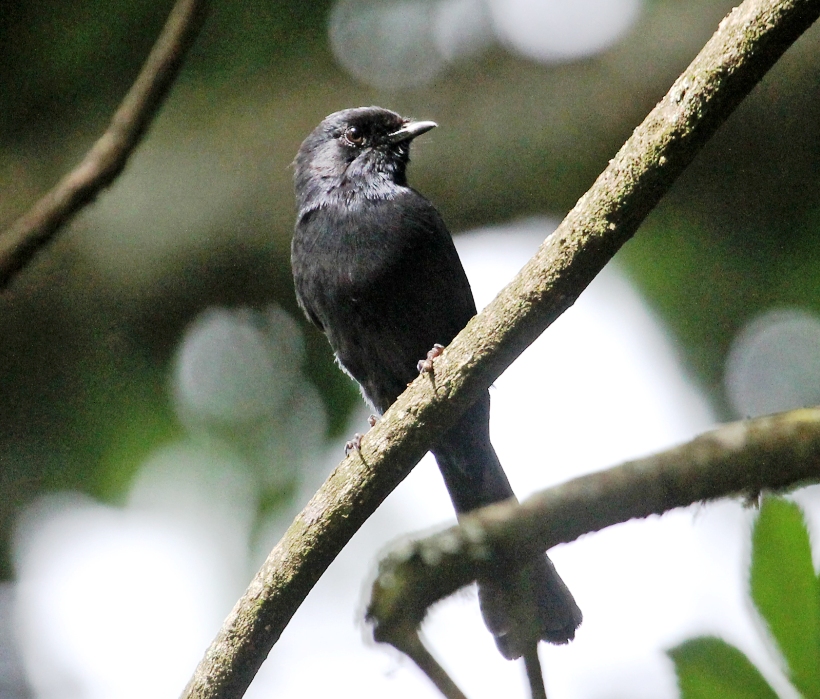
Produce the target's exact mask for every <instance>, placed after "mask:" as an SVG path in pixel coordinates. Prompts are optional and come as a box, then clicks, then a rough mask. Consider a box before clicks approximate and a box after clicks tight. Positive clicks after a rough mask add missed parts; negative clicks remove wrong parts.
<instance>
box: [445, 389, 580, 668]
mask: <svg viewBox="0 0 820 699" xmlns="http://www.w3.org/2000/svg"><path fill="white" fill-rule="evenodd" d="M489 408H490V401H489V395H488V396H487V397H486V399H482V400H480V401H479V402H478V403H476V404H475V405H474V406H473V407H472V408H470V409H469V410H468V411H467V412H466V413H465V415H464V417H462V419H461V420H460V421H459V423H458V424H457V425H456V426H455V427H453V428H452V429H451V430H449V431H448V432H447V433H446V434H445V436H444V438H443V439H442V440H441V441H440V442H439V443H438V444H437V445H436V447H435V448H434V449H433V454H434V455H435V457H436V461H437V462H438V465H439V469H440V470H441V474H442V476H443V477H444V482H445V484H446V486H447V490H448V491H449V493H450V499H451V500H452V501H453V506H454V507H455V510H456V513H457V514H463V513H466V512H469V511H471V510H474V509H477V508H479V507H484V506H485V505H490V504H492V503H495V502H500V501H502V500H509V499H510V498H515V495H514V493H513V490H512V488H511V487H510V483H509V481H508V480H507V476H506V474H505V473H504V470H503V469H502V468H501V463H500V462H499V460H498V457H497V456H496V453H495V449H493V446H492V444H491V443H490V434H489ZM478 597H479V603H480V605H481V613H482V615H483V616H484V623H485V624H486V625H487V628H488V629H489V630H490V632H491V633H492V634H493V636H495V640H496V645H497V646H498V649H499V650H500V651H501V654H502V655H503V656H504V657H505V658H509V659H513V658H518V657H520V656H521V655H523V653H524V652H525V650H527V646H528V645H529V644H530V643H531V640H530V639H532V638H533V637H537V638H540V639H542V640H544V641H548V642H550V643H567V642H568V641H571V640H572V639H573V638H574V637H575V629H577V628H578V626H579V625H580V623H581V619H582V615H581V610H580V609H579V608H578V605H577V604H576V603H575V600H574V599H573V597H572V593H571V592H570V591H569V589H568V588H567V586H566V585H565V584H564V581H563V580H561V578H560V576H559V575H558V573H557V572H556V570H555V566H553V564H552V561H550V559H549V558H548V557H547V556H546V555H544V556H539V557H537V558H536V559H534V560H533V561H532V562H531V563H529V564H528V565H526V566H523V567H520V568H516V569H515V570H510V571H502V572H501V573H500V574H499V575H498V576H496V577H494V578H493V579H492V580H480V581H479V584H478ZM533 608H536V609H537V610H538V614H537V615H535V616H533V614H532V612H531V610H532V609H533Z"/></svg>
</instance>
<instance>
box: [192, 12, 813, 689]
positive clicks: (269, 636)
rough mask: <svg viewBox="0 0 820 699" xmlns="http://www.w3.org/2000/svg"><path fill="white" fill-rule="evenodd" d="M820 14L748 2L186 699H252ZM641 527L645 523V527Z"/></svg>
mask: <svg viewBox="0 0 820 699" xmlns="http://www.w3.org/2000/svg"><path fill="white" fill-rule="evenodd" d="M818 14H820V0H746V1H745V2H744V3H743V4H742V5H740V6H739V7H737V8H735V9H734V10H733V11H732V12H731V13H730V14H729V15H728V16H727V17H726V18H725V19H724V20H723V21H722V22H721V24H720V27H719V28H718V30H717V32H716V33H715V34H714V36H713V37H712V38H711V39H710V40H709V42H708V43H707V44H706V46H705V47H704V48H703V50H702V51H701V52H700V53H699V54H698V56H697V57H696V58H695V60H694V61H693V62H692V64H691V65H690V66H689V67H688V68H687V69H686V70H685V71H684V72H683V74H682V75H681V76H680V77H679V78H678V79H677V80H676V81H675V84H674V85H673V86H672V88H671V89H670V90H669V92H668V93H667V94H666V96H665V97H664V98H663V99H662V100H661V101H660V102H659V103H658V105H657V106H656V107H655V108H654V109H653V110H652V112H651V113H650V114H649V116H648V117H647V118H646V119H645V120H644V122H643V123H642V124H641V125H640V126H639V127H638V128H637V129H636V130H635V132H634V133H633V134H632V136H631V138H630V139H629V140H628V141H627V142H626V144H624V146H623V147H622V148H621V150H620V151H619V152H618V154H617V155H616V156H615V157H614V158H613V160H612V161H611V162H610V164H609V166H608V167H607V168H606V170H605V171H604V172H603V173H602V174H601V175H600V177H599V178H598V179H597V180H596V182H595V184H594V185H593V186H592V188H591V189H590V190H589V191H588V192H587V193H586V194H585V195H584V196H583V197H581V199H580V200H579V201H578V203H577V204H576V206H575V207H574V208H573V209H572V211H571V212H570V213H569V215H568V216H567V217H566V219H564V221H563V222H562V223H561V225H560V226H559V227H558V229H557V230H556V231H555V233H553V234H552V235H551V236H550V237H549V238H547V240H546V241H544V243H543V245H542V246H541V248H540V249H539V251H538V253H537V254H536V255H535V257H534V258H533V259H532V260H530V262H528V263H527V265H526V266H525V267H524V268H523V269H522V270H521V272H520V273H519V274H518V276H517V277H516V278H515V279H514V280H513V281H512V282H511V283H510V285H509V286H507V287H506V288H505V289H504V290H503V291H502V292H501V293H500V294H499V295H498V297H496V299H495V300H494V301H493V302H492V303H491V304H490V305H489V306H488V307H487V308H486V309H484V311H482V312H481V313H480V314H479V315H478V316H476V317H475V318H473V319H472V320H471V321H470V323H469V324H468V325H467V327H466V328H465V329H464V330H463V331H462V332H461V333H460V334H459V335H458V336H457V337H456V338H455V340H453V342H452V344H451V345H450V346H449V347H448V348H447V349H446V350H445V352H444V354H443V355H442V356H441V357H439V358H438V359H436V361H435V365H434V371H433V372H431V373H429V374H426V375H424V376H421V377H419V378H418V379H417V380H416V381H414V382H413V384H412V385H411V386H410V387H409V388H408V390H407V391H405V392H404V394H402V396H401V397H400V398H399V400H398V401H397V402H396V403H395V404H394V405H393V407H392V408H391V409H390V410H389V411H388V412H387V413H386V414H385V415H384V418H383V419H382V420H381V422H380V423H379V424H378V425H377V426H376V427H375V428H374V429H373V430H371V431H370V432H369V433H368V434H367V435H365V437H364V439H363V440H362V444H361V451H360V452H353V453H352V454H351V455H350V456H349V457H347V458H346V459H345V460H344V461H342V463H341V464H340V465H339V466H338V467H337V468H336V470H335V471H334V472H333V473H332V474H331V475H330V477H329V478H328V480H327V481H326V482H325V484H324V485H323V486H322V487H321V488H320V489H319V491H318V492H317V493H316V494H315V495H314V497H313V498H312V499H311V501H310V502H309V503H308V504H307V506H306V507H305V509H304V510H303V511H302V512H301V513H300V514H299V515H298V516H297V517H296V519H295V520H294V522H293V524H292V525H291V527H290V528H289V529H288V531H287V532H286V533H285V535H284V537H283V538H282V540H281V541H280V542H279V543H278V544H277V545H276V547H275V548H274V549H273V551H272V552H271V553H270V555H269V556H268V559H267V560H266V561H265V563H264V564H263V566H262V568H261V569H260V571H259V572H258V573H257V575H256V577H255V578H254V579H253V581H252V582H251V584H250V587H249V588H248V590H247V592H246V593H245V595H244V596H243V597H242V598H241V599H240V600H239V601H238V602H237V603H236V605H235V606H234V608H233V610H232V611H231V613H230V615H229V616H228V618H227V619H226V621H225V623H224V625H223V627H222V629H221V631H220V632H219V634H218V635H217V637H216V639H215V640H214V642H213V643H212V645H211V647H210V648H209V649H208V650H207V652H206V654H205V657H204V658H203V660H202V661H201V663H200V665H199V667H198V668H197V670H196V672H195V674H194V676H193V677H192V678H191V680H190V682H189V684H188V686H187V687H186V689H185V691H184V693H183V696H184V697H186V699H194V698H196V699H236V698H237V697H240V696H242V695H243V694H244V692H245V690H246V689H247V687H248V685H249V684H250V682H251V680H252V679H253V677H254V676H255V675H256V672H257V670H258V669H259V667H260V666H261V664H262V662H263V661H264V659H265V658H266V657H267V654H268V652H269V651H270V649H271V647H272V646H273V644H274V643H275V642H276V641H277V639H278V638H279V636H280V634H281V633H282V631H283V630H284V628H285V627H286V626H287V624H288V622H289V621H290V619H291V617H292V616H293V614H294V613H295V612H296V610H297V609H298V607H299V605H300V604H301V603H302V601H303V600H304V599H305V597H306V596H307V594H308V592H309V591H310V590H311V588H312V587H313V586H314V584H315V583H316V581H317V580H318V579H319V577H320V576H321V575H322V574H323V573H324V571H325V569H326V568H327V567H328V566H329V565H330V563H331V562H332V561H333V559H334V558H335V557H336V555H337V554H338V553H339V551H341V549H342V547H343V546H344V545H345V544H346V543H347V542H348V541H349V540H350V538H351V537H352V536H353V535H354V534H355V533H356V531H357V530H358V529H359V527H360V526H361V525H362V523H363V522H364V521H365V520H366V519H367V518H368V517H369V516H370V515H371V514H372V513H373V511H374V510H375V509H376V508H377V507H378V506H379V504H381V502H382V501H383V500H384V498H385V497H387V495H388V494H389V493H390V492H391V491H392V490H393V489H394V488H395V487H396V486H397V485H398V484H399V483H400V482H401V481H402V479H404V478H405V476H406V475H407V474H408V473H409V472H410V470H411V469H412V468H413V466H415V464H416V463H417V462H418V461H419V459H420V458H421V457H422V456H423V455H424V453H425V452H426V451H427V449H428V448H429V446H430V445H431V444H432V443H434V442H435V440H436V438H437V437H438V436H439V435H441V434H442V433H443V432H444V430H446V429H447V428H448V427H450V426H451V425H453V424H455V422H456V420H457V418H458V416H459V415H460V414H461V413H462V412H463V411H464V410H465V409H466V407H467V406H469V405H470V404H471V403H472V402H473V401H475V400H476V398H477V397H478V396H479V395H480V393H481V392H482V391H484V390H486V388H487V387H488V386H489V385H490V384H491V383H493V381H495V379H497V378H498V376H499V375H500V374H501V373H502V372H503V371H504V369H505V368H506V367H507V366H509V365H510V364H511V363H512V362H513V360H514V359H515V358H516V357H517V356H518V355H519V354H520V353H521V352H522V351H523V350H524V349H525V348H526V347H527V346H528V345H529V344H530V343H532V342H533V340H535V339H536V338H537V337H538V336H539V335H540V334H541V333H542V332H543V331H544V330H545V329H546V328H547V327H548V326H549V325H550V324H551V323H552V322H553V321H554V320H555V319H556V318H557V317H558V316H559V315H560V314H561V313H563V312H564V311H565V310H566V309H567V308H568V307H569V306H571V305H572V303H574V301H575V299H577V298H578V296H579V295H580V293H581V292H582V291H583V290H584V289H585V288H586V286H587V285H588V284H589V282H590V281H591V280H592V279H593V278H594V277H595V275H596V274H598V272H599V271H600V270H601V269H602V268H603V267H604V265H605V264H606V263H607V262H608V261H609V260H610V259H611V258H612V256H613V255H614V254H615V253H616V252H617V250H618V249H619V248H620V247H621V246H622V245H623V244H624V243H625V242H626V241H627V240H628V239H629V238H630V237H631V236H632V235H633V234H634V233H635V231H636V230H637V228H638V226H639V225H640V223H641V222H642V221H643V219H644V218H645V217H646V215H647V214H648V213H649V211H651V210H652V208H653V207H654V206H655V205H656V204H657V203H658V201H659V200H660V198H661V197H662V196H663V195H664V194H665V193H666V192H667V191H668V189H669V187H670V186H671V185H672V183H673V182H674V181H675V179H676V178H677V177H678V175H680V173H681V172H682V171H683V170H684V168H685V167H686V166H687V165H688V164H689V163H690V162H691V161H692V159H693V158H694V157H695V155H696V154H697V152H698V151H699V150H700V148H701V147H702V146H703V144H704V143H705V142H706V141H707V140H708V139H709V137H710V136H711V135H712V134H713V133H714V132H715V130H716V129H717V128H718V127H719V126H720V124H722V123H723V122H724V121H725V120H726V119H727V118H728V117H729V115H730V114H731V113H732V111H733V110H734V108H735V107H736V106H737V105H738V104H739V103H740V101H741V100H742V99H743V98H744V97H745V96H746V95H747V94H748V93H749V91H750V90H751V89H752V88H753V87H754V86H755V85H756V84H757V82H758V81H759V80H760V78H761V77H762V76H763V75H764V74H765V73H766V71H768V70H769V69H770V68H771V67H772V66H773V65H774V64H775V62H776V61H777V60H778V58H780V56H781V55H782V54H783V52H784V51H785V50H786V49H787V48H788V47H789V46H790V45H791V44H792V43H793V42H794V41H795V40H796V39H797V38H798V37H799V36H800V35H801V34H802V33H803V32H804V31H805V30H806V29H807V28H808V27H809V26H810V25H811V24H812V23H813V22H814V21H815V19H816V18H817V16H818ZM636 516H637V515H636Z"/></svg>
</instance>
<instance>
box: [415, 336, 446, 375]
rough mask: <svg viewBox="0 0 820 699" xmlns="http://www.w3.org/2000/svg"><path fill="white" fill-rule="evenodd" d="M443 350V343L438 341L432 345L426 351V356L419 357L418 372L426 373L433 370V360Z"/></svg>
mask: <svg viewBox="0 0 820 699" xmlns="http://www.w3.org/2000/svg"><path fill="white" fill-rule="evenodd" d="M443 351H444V345H440V344H438V343H436V344H435V345H433V349H431V350H430V351H429V352H428V353H427V358H426V359H419V363H418V365H417V366H418V370H419V374H428V373H430V372H431V371H433V360H434V359H435V358H436V357H439V356H441V353H442V352H443Z"/></svg>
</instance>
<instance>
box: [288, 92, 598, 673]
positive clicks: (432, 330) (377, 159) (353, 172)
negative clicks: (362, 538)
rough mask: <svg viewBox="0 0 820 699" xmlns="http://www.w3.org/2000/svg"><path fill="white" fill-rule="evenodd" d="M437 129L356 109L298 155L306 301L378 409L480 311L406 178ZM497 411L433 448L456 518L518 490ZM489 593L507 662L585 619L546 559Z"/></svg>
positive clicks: (446, 241)
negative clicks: (519, 597)
mask: <svg viewBox="0 0 820 699" xmlns="http://www.w3.org/2000/svg"><path fill="white" fill-rule="evenodd" d="M436 126H437V125H436V123H435V122H432V121H414V120H412V119H408V118H404V117H402V116H400V115H399V114H397V113H396V112H393V111H391V110H388V109H383V108H381V107H375V106H372V107H358V108H353V109H344V110H342V111H338V112H335V113H333V114H331V115H329V116H327V117H326V118H325V119H324V120H323V121H322V122H321V123H320V124H319V125H318V126H317V127H316V128H315V129H314V130H313V131H312V132H311V133H310V134H309V135H308V136H307V138H305V140H304V141H303V143H302V144H301V146H300V148H299V150H298V153H297V155H296V158H295V160H294V189H295V195H296V206H297V216H296V224H295V228H294V235H293V240H292V244H291V267H292V271H293V278H294V286H295V290H296V298H297V301H298V304H299V306H300V307H301V308H302V310H303V311H304V313H305V314H306V316H307V318H308V319H309V321H310V322H311V323H313V324H314V325H315V326H317V327H318V328H319V330H321V331H322V332H324V334H325V335H326V336H327V339H328V341H329V342H330V345H331V347H332V349H333V351H334V353H335V356H336V360H337V362H338V364H339V365H340V366H341V368H342V369H343V370H344V371H345V372H347V373H348V374H349V375H350V376H351V377H352V378H353V379H354V380H355V381H356V382H357V383H358V384H359V386H360V388H361V391H362V394H363V396H364V398H365V399H366V400H367V401H368V402H369V403H370V405H371V406H372V407H373V408H374V409H375V411H376V412H377V413H379V414H381V413H384V412H385V411H386V410H387V409H388V408H389V407H390V405H391V404H392V403H393V402H394V401H395V400H396V399H397V398H398V396H399V395H400V394H401V393H402V392H403V391H404V389H405V388H406V387H407V385H408V384H409V383H411V382H412V381H413V379H414V378H416V377H417V376H418V374H419V371H420V370H422V371H423V370H425V369H429V367H430V364H429V362H431V361H432V360H433V359H434V358H435V356H436V355H437V354H438V353H439V352H440V351H441V349H440V348H441V347H443V346H446V345H447V344H449V343H450V341H451V340H452V339H453V338H454V337H455V336H456V335H457V334H458V332H459V331H460V330H461V329H462V328H463V327H464V326H465V325H466V324H467V322H468V321H469V320H470V318H472V317H473V316H474V315H475V314H476V305H475V301H474V300H473V295H472V290H471V288H470V284H469V282H468V281H467V276H466V274H465V272H464V268H463V266H462V264H461V260H460V259H459V256H458V253H457V252H456V248H455V245H454V243H453V239H452V236H451V235H450V232H449V230H448V229H447V226H446V225H445V223H444V220H443V219H442V217H441V215H440V214H439V212H438V211H437V210H436V208H435V207H434V206H433V204H432V203H431V202H430V201H428V200H427V199H426V198H425V197H424V196H422V195H421V194H419V192H417V191H416V190H415V189H413V188H412V187H410V186H409V185H408V183H407V165H408V162H409V159H410V157H409V156H410V143H411V142H412V141H413V139H415V138H416V137H418V136H420V135H422V134H424V133H426V132H428V131H430V130H431V129H433V128H435V127H436ZM431 348H433V349H432V350H431ZM428 352H430V354H429V355H428ZM425 357H427V359H426V360H425V359H424V358H425ZM419 360H422V361H419ZM489 419H490V395H489V391H486V392H485V393H484V394H482V396H481V398H480V399H479V400H478V401H476V403H474V404H473V405H472V407H470V408H469V409H468V410H467V411H466V412H465V413H464V414H463V416H462V417H461V418H460V419H459V421H458V423H457V424H456V425H455V426H454V427H452V428H451V429H449V430H448V431H447V432H446V433H445V434H444V436H443V437H441V438H439V439H438V441H437V442H436V443H435V444H434V445H433V447H432V448H431V451H432V453H433V455H434V457H435V459H436V462H437V463H438V467H439V470H440V472H441V475H442V477H443V480H444V483H445V486H446V488H447V490H448V492H449V495H450V498H451V500H452V503H453V506H454V509H455V512H456V514H457V515H458V516H460V515H462V514H465V513H467V512H470V511H472V510H475V509H477V508H480V507H483V506H486V505H490V504H493V503H497V502H501V501H506V500H511V499H514V498H515V495H514V493H513V490H512V488H511V486H510V483H509V481H508V479H507V476H506V474H505V473H504V470H503V468H502V467H501V464H500V462H499V460H498V457H497V455H496V453H495V450H494V448H493V445H492V443H491V442H490V433H489ZM514 591H515V592H516V593H517V594H523V593H524V592H526V594H527V595H529V598H528V599H530V600H532V601H531V602H530V604H534V605H535V609H536V610H537V612H536V613H535V614H534V615H533V614H531V613H529V610H530V609H532V607H531V606H530V607H526V609H527V610H528V611H527V612H526V613H525V614H524V616H525V617H526V618H524V619H522V613H521V611H520V609H521V607H520V606H518V607H517V606H516V604H517V603H516V601H515V600H516V596H515V594H513V592H514ZM478 595H479V604H480V607H481V611H482V615H483V617H484V621H485V624H486V626H487V627H488V629H489V630H490V632H491V633H492V634H493V636H494V637H495V641H496V645H497V647H498V649H499V651H500V652H501V654H502V655H503V656H504V657H506V658H508V659H514V658H518V657H520V656H522V655H524V654H525V653H526V652H528V649H529V647H530V644H531V643H536V642H537V640H538V639H540V640H544V641H548V642H551V643H557V644H561V643H567V642H568V641H570V640H572V639H573V638H574V636H575V631H576V629H577V628H578V626H579V625H580V623H581V620H582V615H581V611H580V609H579V608H578V605H577V604H576V603H575V600H574V598H573V596H572V594H571V593H570V591H569V589H568V588H567V586H566V585H565V584H564V582H563V580H562V579H561V578H560V576H559V575H558V573H557V572H556V570H555V567H554V566H553V564H552V562H551V561H550V560H549V558H548V557H547V556H546V555H541V556H539V557H537V558H536V559H533V561H532V562H531V563H528V564H527V565H526V566H524V567H523V568H521V569H517V570H516V571H511V572H510V573H509V576H505V575H500V576H498V577H494V579H493V580H479V583H478ZM525 627H526V628H525ZM533 636H536V637H537V639H536V640H535V641H533V640H532V637H533Z"/></svg>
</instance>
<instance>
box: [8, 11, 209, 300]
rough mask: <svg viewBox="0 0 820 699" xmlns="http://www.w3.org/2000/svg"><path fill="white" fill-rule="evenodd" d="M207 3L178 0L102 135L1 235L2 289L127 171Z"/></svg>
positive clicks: (195, 33) (192, 38)
mask: <svg viewBox="0 0 820 699" xmlns="http://www.w3.org/2000/svg"><path fill="white" fill-rule="evenodd" d="M207 4H208V3H207V1H206V0H178V1H177V3H176V5H174V8H173V9H172V10H171V14H170V15H169V17H168V20H167V21H166V23H165V26H164V27H163V29H162V33H161V34H160V35H159V38H158V39H157V42H156V43H155V44H154V48H153V49H151V53H150V54H149V55H148V58H147V59H146V61H145V64H144V65H143V67H142V70H141V71H140V74H139V75H138V76H137V79H136V80H135V81H134V84H133V85H132V86H131V89H130V90H129V91H128V94H127V95H126V96H125V98H124V99H123V101H122V103H121V104H120V106H119V108H118V109H117V111H116V112H115V113H114V116H113V117H112V119H111V123H110V124H109V126H108V129H107V130H106V131H105V133H104V134H103V135H102V137H101V138H100V139H99V140H98V141H97V142H96V143H95V144H94V145H93V146H92V147H91V150H89V151H88V153H87V154H86V156H85V158H83V160H82V162H81V163H80V164H79V165H78V166H77V167H76V168H74V170H72V171H71V172H69V173H68V174H67V175H66V176H65V177H63V179H61V180H60V181H59V182H58V183H57V185H56V186H55V187H54V188H53V189H52V190H51V191H49V192H48V193H47V194H46V195H45V196H43V197H42V198H41V199H40V200H39V201H38V202H37V203H36V204H34V206H32V207H31V209H29V211H28V212H27V213H25V214H23V216H21V217H20V218H19V219H17V221H15V222H14V223H13V224H12V225H11V226H10V227H9V228H8V229H7V230H6V231H4V232H3V233H2V235H0V289H4V288H6V287H7V286H8V284H9V282H11V280H12V279H13V278H14V277H15V275H16V274H17V272H19V271H20V270H21V269H22V268H23V267H24V266H25V265H26V264H27V263H28V262H29V261H30V260H31V259H32V258H33V257H34V255H35V254H36V253H37V251H38V250H40V248H42V247H44V246H45V245H47V244H48V243H49V242H51V240H52V238H54V236H55V234H56V233H57V231H58V230H59V229H60V227H61V226H62V225H63V224H64V223H66V222H67V221H68V220H69V219H70V218H71V217H72V216H73V215H74V214H76V213H77V212H78V211H80V210H81V209H82V208H83V207H84V206H85V205H86V204H89V203H90V202H92V201H93V200H94V199H95V198H96V196H97V194H99V192H100V191H101V190H102V189H103V188H104V187H106V186H108V185H109V184H111V183H112V182H113V181H114V179H115V178H116V177H117V175H119V174H120V173H121V172H122V170H123V168H124V167H125V164H126V162H127V161H128V158H129V157H130V155H131V153H132V152H133V151H134V149H135V148H136V146H137V144H138V143H139V142H140V140H141V139H142V137H143V136H144V135H145V132H146V130H147V129H148V126H149V124H150V123H151V120H152V119H153V118H154V116H155V115H156V113H157V111H158V110H159V107H160V105H161V104H162V101H163V99H164V98H165V96H166V95H167V94H168V90H169V89H170V87H171V85H172V84H173V82H174V79H175V78H176V76H177V74H178V73H179V69H180V67H181V66H182V60H183V58H184V57H185V54H186V52H187V51H188V49H189V48H190V46H191V44H192V43H193V41H194V39H195V38H196V35H197V32H198V31H199V28H200V27H201V26H202V22H203V20H204V18H205V12H206V8H207Z"/></svg>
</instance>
